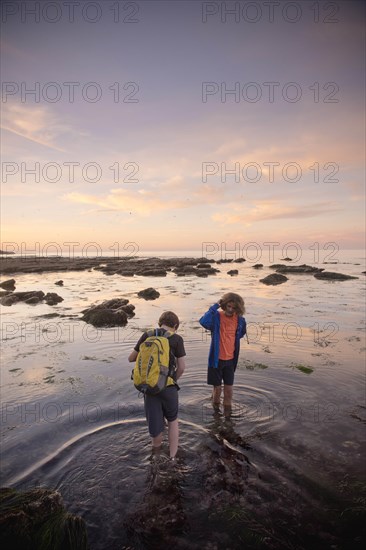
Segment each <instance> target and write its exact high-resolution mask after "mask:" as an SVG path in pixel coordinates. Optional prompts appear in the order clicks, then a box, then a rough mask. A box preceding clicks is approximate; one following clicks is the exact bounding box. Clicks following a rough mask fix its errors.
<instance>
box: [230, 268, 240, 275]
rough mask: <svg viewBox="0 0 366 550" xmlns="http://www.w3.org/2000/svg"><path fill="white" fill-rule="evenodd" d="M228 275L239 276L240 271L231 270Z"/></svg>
mask: <svg viewBox="0 0 366 550" xmlns="http://www.w3.org/2000/svg"><path fill="white" fill-rule="evenodd" d="M227 274H228V275H231V276H233V275H238V274H239V271H238V270H237V269H230V271H228V272H227Z"/></svg>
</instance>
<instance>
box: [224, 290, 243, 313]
mask: <svg viewBox="0 0 366 550" xmlns="http://www.w3.org/2000/svg"><path fill="white" fill-rule="evenodd" d="M229 302H233V303H234V305H235V311H236V313H237V314H238V315H244V313H245V305H244V300H243V298H242V297H241V296H239V294H235V292H227V293H226V294H224V295H223V297H222V298H221V300H220V301H219V304H220V307H221V309H223V310H224V311H225V309H226V306H227V304H228V303H229Z"/></svg>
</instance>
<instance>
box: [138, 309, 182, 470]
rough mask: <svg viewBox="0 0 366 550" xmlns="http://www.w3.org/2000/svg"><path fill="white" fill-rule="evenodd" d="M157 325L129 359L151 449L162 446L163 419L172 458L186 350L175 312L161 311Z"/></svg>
mask: <svg viewBox="0 0 366 550" xmlns="http://www.w3.org/2000/svg"><path fill="white" fill-rule="evenodd" d="M158 325H159V328H158V329H155V330H152V331H148V332H144V334H143V335H142V336H141V338H140V339H139V340H138V342H137V344H136V346H135V347H134V349H133V351H132V352H131V353H130V355H129V357H128V360H129V361H130V362H131V363H132V362H134V361H135V367H134V369H133V381H134V384H135V387H136V388H137V389H138V390H139V391H141V392H142V393H143V394H144V401H145V414H146V420H147V423H148V427H149V433H150V436H151V438H152V446H153V451H157V450H159V449H160V447H161V444H162V440H163V431H164V418H166V420H167V421H168V441H169V454H170V458H171V459H172V460H175V455H176V454H177V450H178V440H179V429H178V390H179V386H178V384H177V380H178V379H179V378H180V377H181V376H182V374H183V372H184V369H185V359H184V357H185V355H186V352H185V349H184V342H183V338H182V337H181V336H180V335H179V334H176V331H177V330H178V327H179V319H178V317H177V315H176V314H175V313H173V312H172V311H166V312H164V313H163V314H162V315H161V316H160V318H159V321H158Z"/></svg>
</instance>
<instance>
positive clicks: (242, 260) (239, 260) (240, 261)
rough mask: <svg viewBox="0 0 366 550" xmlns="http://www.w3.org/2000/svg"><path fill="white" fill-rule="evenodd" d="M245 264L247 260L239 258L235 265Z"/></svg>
mask: <svg viewBox="0 0 366 550" xmlns="http://www.w3.org/2000/svg"><path fill="white" fill-rule="evenodd" d="M243 262H246V259H245V258H238V259H237V260H234V263H236V264H241V263H243Z"/></svg>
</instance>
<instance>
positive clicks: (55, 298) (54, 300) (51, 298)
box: [44, 292, 64, 306]
mask: <svg viewBox="0 0 366 550" xmlns="http://www.w3.org/2000/svg"><path fill="white" fill-rule="evenodd" d="M44 301H45V302H46V304H47V305H48V306H55V305H56V304H58V303H59V302H63V301H64V299H63V298H62V297H61V296H59V295H58V294H56V292H47V294H46V296H45V297H44Z"/></svg>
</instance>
